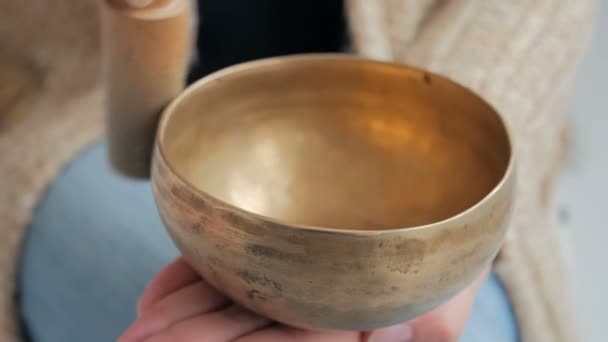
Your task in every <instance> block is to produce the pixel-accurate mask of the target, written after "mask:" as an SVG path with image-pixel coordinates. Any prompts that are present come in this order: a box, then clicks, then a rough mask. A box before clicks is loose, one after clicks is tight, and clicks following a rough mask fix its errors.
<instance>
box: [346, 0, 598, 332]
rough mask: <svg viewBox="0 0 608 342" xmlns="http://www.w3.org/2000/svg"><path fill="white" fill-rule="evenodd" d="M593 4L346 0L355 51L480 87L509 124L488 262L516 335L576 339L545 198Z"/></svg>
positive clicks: (584, 0) (556, 236)
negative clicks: (505, 186) (504, 224)
mask: <svg viewBox="0 0 608 342" xmlns="http://www.w3.org/2000/svg"><path fill="white" fill-rule="evenodd" d="M421 3H424V7H423V9H422V10H421V7H420V4H421ZM595 6H596V4H595V2H594V1H591V0H580V1H559V0H511V1H500V0H470V1H459V0H453V1H437V2H436V3H434V4H431V5H429V4H428V2H427V1H422V2H421V1H399V0H394V1H393V0H382V1H367V0H350V1H349V13H350V15H351V24H352V26H353V29H352V33H353V39H354V41H355V46H356V48H357V49H358V51H359V52H360V53H362V54H364V55H367V56H370V57H373V58H378V59H384V60H393V61H397V62H403V63H407V64H413V65H417V66H421V67H424V68H427V69H429V70H432V71H435V72H437V73H441V74H443V75H446V76H448V77H450V78H452V79H454V80H456V81H458V82H460V83H462V84H464V85H466V86H468V87H470V88H471V89H473V90H474V91H476V92H477V93H479V94H480V95H482V96H483V97H484V98H485V99H486V100H488V101H489V102H490V103H491V104H492V105H494V106H495V108H497V110H498V111H499V112H500V113H501V114H502V115H503V116H504V117H505V119H506V121H507V124H508V125H509V126H510V128H511V130H512V132H513V134H514V144H515V146H514V150H515V155H516V163H517V167H516V170H517V174H518V186H517V190H516V205H515V210H514V216H513V220H512V227H511V230H510V234H509V236H508V238H507V242H506V244H505V247H504V248H503V251H502V252H501V255H500V257H499V259H498V261H497V265H496V268H497V270H498V272H499V274H500V275H501V276H502V278H503V281H504V282H505V284H506V287H507V289H508V291H509V294H510V298H511V300H512V302H513V303H514V306H515V309H516V311H517V315H518V320H519V325H520V328H521V331H522V337H523V340H524V341H539V342H551V341H556V342H557V341H563V342H570V341H578V340H579V339H577V338H576V335H575V329H574V324H573V323H572V317H570V316H569V315H570V313H572V312H574V310H573V309H572V302H571V300H570V298H569V294H570V288H569V287H570V285H569V280H568V277H567V269H566V266H565V265H566V260H564V255H563V253H562V250H563V249H562V248H561V247H562V246H560V238H559V232H558V231H557V230H556V228H554V227H553V226H552V224H551V220H550V217H549V215H548V212H547V200H548V195H549V194H550V190H551V188H552V186H553V184H552V180H553V179H554V173H555V172H556V169H557V167H558V162H559V160H560V157H561V154H562V147H563V145H562V144H561V143H560V142H561V138H562V133H563V130H564V122H565V121H564V117H565V116H564V114H565V111H566V108H567V107H566V106H567V99H568V95H569V91H570V88H571V87H572V83H573V76H574V72H575V70H576V66H577V64H578V62H579V60H580V59H581V53H582V52H583V51H584V50H585V48H586V44H587V41H588V37H589V36H590V32H591V24H590V23H591V20H590V19H591V17H592V14H593V11H594V8H595ZM412 15H417V16H418V17H417V18H415V20H414V22H418V25H416V26H405V25H403V24H402V23H400V22H398V21H395V20H394V19H392V18H395V17H396V18H401V17H403V18H406V17H407V16H412ZM379 23H384V25H380V24H379ZM400 35H401V36H400Z"/></svg>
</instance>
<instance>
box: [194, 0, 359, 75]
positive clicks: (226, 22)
mask: <svg viewBox="0 0 608 342" xmlns="http://www.w3.org/2000/svg"><path fill="white" fill-rule="evenodd" d="M198 6H199V7H198V10H199V30H198V40H197V50H198V61H197V63H196V65H194V67H193V69H192V71H191V73H190V81H194V80H196V79H198V78H200V77H202V76H204V75H206V74H209V73H211V72H213V71H216V70H218V69H221V68H224V67H226V66H230V65H233V64H237V63H241V62H245V61H249V60H254V59H259V58H265V57H273V56H280V55H288V54H294V53H306V52H335V51H340V50H342V49H343V48H344V46H345V45H346V42H347V29H346V20H345V17H344V4H343V1H342V0H308V1H291V0H200V1H199V2H198Z"/></svg>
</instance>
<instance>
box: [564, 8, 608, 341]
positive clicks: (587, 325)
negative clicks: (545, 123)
mask: <svg viewBox="0 0 608 342" xmlns="http://www.w3.org/2000/svg"><path fill="white" fill-rule="evenodd" d="M574 1H576V0H574ZM601 3H602V7H601V10H600V13H599V14H598V20H597V25H596V29H595V31H596V32H595V39H594V41H593V43H592V47H591V51H590V54H589V55H588V56H587V58H586V60H585V62H584V64H583V66H582V69H581V70H580V73H579V77H578V86H577V89H576V95H575V98H574V103H573V106H572V110H571V115H572V119H573V121H574V122H573V123H574V127H573V128H574V132H573V150H572V153H571V156H570V160H569V162H568V164H567V167H566V169H565V170H564V174H563V175H562V178H561V182H560V186H559V191H558V198H557V201H556V203H555V215H556V219H557V220H558V221H559V222H560V225H561V226H563V228H564V229H566V230H567V231H568V232H569V234H570V235H571V238H572V240H573V242H574V243H573V247H574V250H573V252H574V257H575V259H574V262H575V270H574V271H575V272H574V276H575V281H576V290H577V299H578V301H579V313H578V314H579V320H580V324H581V328H582V330H583V333H584V337H585V341H588V342H606V341H608V0H601Z"/></svg>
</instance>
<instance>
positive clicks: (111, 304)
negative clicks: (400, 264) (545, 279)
mask: <svg viewBox="0 0 608 342" xmlns="http://www.w3.org/2000/svg"><path fill="white" fill-rule="evenodd" d="M177 255H178V253H177V250H176V249H175V248H174V247H173V244H172V243H171V241H170V239H169V237H168V235H167V234H166V233H165V231H164V228H163V227H162V223H161V221H160V218H159V217H158V215H157V213H156V208H155V205H154V200H153V198H152V193H151V190H150V188H149V184H148V183H147V182H141V181H140V182H138V181H133V180H127V179H123V178H121V177H119V176H117V175H116V174H115V173H113V171H111V170H110V169H109V167H108V165H107V163H106V160H105V147H104V146H103V145H102V144H98V145H96V146H94V147H93V148H91V149H89V150H88V151H86V152H85V153H83V154H82V155H81V156H80V157H79V158H77V160H75V161H74V162H73V163H72V164H71V165H70V166H69V167H68V168H67V169H66V170H65V171H64V172H63V173H62V174H61V175H60V176H59V177H58V179H57V180H56V181H55V183H54V184H53V185H52V186H51V188H50V189H49V191H48V192H47V194H46V195H45V197H44V198H43V199H42V200H41V202H40V204H39V206H38V208H37V210H36V213H35V216H34V219H33V221H32V223H31V225H30V227H29V232H28V235H27V238H26V240H25V243H24V249H23V256H22V259H21V264H20V276H19V282H20V284H19V286H20V304H21V311H22V314H23V318H24V324H25V327H26V329H27V331H28V334H29V335H30V337H31V339H32V340H33V342H55V341H65V342H69V341H89V342H97V341H100V342H107V341H114V340H115V339H116V338H117V337H118V336H119V335H120V334H121V333H122V331H124V330H125V329H126V328H127V326H128V325H129V324H130V323H131V321H132V320H133V319H134V318H135V304H136V301H137V299H138V296H139V294H140V293H141V292H142V291H143V289H144V287H145V285H146V283H147V282H148V281H149V280H150V279H151V278H152V277H153V276H154V274H155V273H156V272H157V271H158V270H160V268H161V267H162V266H163V265H165V264H166V263H168V262H169V261H170V260H172V259H173V258H175V257H176V256H177ZM462 341H463V342H486V341H493V342H513V341H517V328H516V325H515V321H514V318H513V314H512V312H511V308H510V305H509V303H508V299H507V297H506V295H505V293H504V290H503V289H502V287H501V284H500V282H499V281H498V279H497V278H496V276H494V275H492V276H491V277H490V278H489V279H488V280H487V281H486V282H485V283H484V285H483V286H482V288H481V290H480V293H479V296H478V299H477V301H476V303H475V307H474V310H473V314H472V317H471V320H470V322H469V324H468V326H467V329H466V332H465V335H464V336H463V338H462Z"/></svg>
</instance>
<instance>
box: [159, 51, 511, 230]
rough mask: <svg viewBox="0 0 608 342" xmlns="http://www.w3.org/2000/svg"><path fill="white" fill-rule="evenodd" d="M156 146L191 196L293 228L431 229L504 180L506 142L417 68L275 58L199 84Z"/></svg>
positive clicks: (472, 104)
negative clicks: (188, 187) (204, 197)
mask: <svg viewBox="0 0 608 342" xmlns="http://www.w3.org/2000/svg"><path fill="white" fill-rule="evenodd" d="M165 115H167V117H166V118H165V124H164V125H163V126H161V129H160V131H159V141H160V146H161V149H162V151H163V153H164V155H165V157H166V159H167V162H168V163H169V165H171V167H172V168H173V170H175V172H176V173H177V174H178V175H179V176H181V177H182V178H183V179H184V180H186V181H187V182H188V183H190V184H191V185H193V186H194V187H196V188H197V189H198V190H200V191H203V192H206V193H207V194H209V195H211V196H214V197H216V198H218V199H220V200H223V201H225V202H227V203H229V204H232V205H234V206H237V207H239V208H241V209H244V210H247V211H251V212H254V213H256V214H261V215H265V216H268V217H271V218H273V219H278V220H281V221H284V222H286V223H290V224H300V225H311V226H318V227H327V228H336V229H365V230H378V229H394V228H405V227H413V226H419V225H424V224H429V223H434V222H437V221H441V220H444V219H447V218H449V217H451V216H453V215H456V214H458V213H460V212H462V211H464V210H466V209H468V208H470V207H471V206H473V205H475V204H476V203H477V202H479V201H480V200H481V199H483V198H484V197H485V196H486V195H487V194H488V193H489V192H490V191H492V189H493V188H494V187H495V186H496V185H497V184H498V183H499V182H500V180H501V179H502V177H503V176H504V174H505V172H506V169H507V167H508V164H509V160H510V154H511V149H510V143H509V138H508V135H507V132H506V130H505V127H504V125H503V122H502V121H501V119H500V118H499V116H498V115H497V113H495V111H494V110H493V109H492V108H491V107H490V106H488V105H487V104H486V103H485V102H483V101H482V100H481V99H479V98H478V97H477V96H475V95H474V94H472V93H471V92H469V91H468V90H466V89H464V88H463V87H461V86H459V85H457V84H455V83H453V82H451V81H449V80H446V79H444V78H442V77H440V76H437V75H433V74H429V73H426V72H424V71H420V70H417V69H412V68H407V67H403V66H396V65H390V64H383V63H378V62H371V61H365V60H360V59H355V58H302V57H300V58H284V59H273V60H267V61H262V62H255V63H249V64H245V65H241V66H238V67H234V68H231V69H228V70H225V71H223V72H220V73H217V74H215V75H212V76H211V77H208V78H206V79H204V80H202V81H200V82H199V83H197V84H196V85H194V86H193V87H191V89H190V90H188V91H187V92H186V93H185V94H184V95H183V96H182V98H181V99H180V101H177V102H176V104H175V105H174V106H172V107H171V109H170V110H169V111H168V112H167V113H165Z"/></svg>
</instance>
